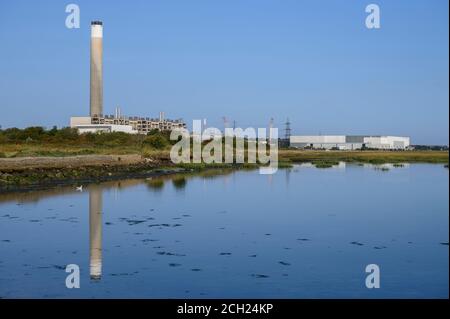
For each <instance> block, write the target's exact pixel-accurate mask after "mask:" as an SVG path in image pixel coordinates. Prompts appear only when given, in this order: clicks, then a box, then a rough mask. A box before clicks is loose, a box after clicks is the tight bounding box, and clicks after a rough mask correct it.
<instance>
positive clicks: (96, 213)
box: [89, 185, 103, 280]
mask: <svg viewBox="0 0 450 319" xmlns="http://www.w3.org/2000/svg"><path fill="white" fill-rule="evenodd" d="M102 207H103V193H102V189H101V187H100V186H98V185H95V186H91V187H90V188H89V256H90V257H89V259H90V262H89V264H90V268H89V273H90V276H91V279H92V280H100V279H101V277H102Z"/></svg>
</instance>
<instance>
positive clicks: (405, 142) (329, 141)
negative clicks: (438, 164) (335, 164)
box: [289, 135, 411, 150]
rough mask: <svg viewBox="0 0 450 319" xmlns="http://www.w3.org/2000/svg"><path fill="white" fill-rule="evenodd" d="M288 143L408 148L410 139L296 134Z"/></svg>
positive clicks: (315, 146) (320, 146) (316, 146)
mask: <svg viewBox="0 0 450 319" xmlns="http://www.w3.org/2000/svg"><path fill="white" fill-rule="evenodd" d="M289 145H290V146H291V147H296V148H309V149H336V150H359V149H384V150H405V149H409V148H410V147H411V146H410V139H409V137H404V136H381V135H365V136H364V135H297V136H290V139H289Z"/></svg>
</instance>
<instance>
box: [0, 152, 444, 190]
mask: <svg viewBox="0 0 450 319" xmlns="http://www.w3.org/2000/svg"><path fill="white" fill-rule="evenodd" d="M308 162H310V163H312V164H313V165H315V166H316V167H318V168H328V167H332V166H333V165H336V164H337V163H338V162H346V163H363V164H364V163H366V164H373V165H381V164H387V163H392V164H396V163H431V164H445V165H444V166H445V167H447V168H448V152H438V151H410V152H406V151H399V152H392V151H363V152H361V151H360V152H355V151H299V150H280V152H279V165H278V167H279V168H280V169H281V168H289V167H292V166H293V165H294V164H300V163H308ZM259 166H260V165H258V164H226V163H222V164H221V163H219V164H205V163H201V164H173V163H172V162H171V161H170V158H169V156H168V154H166V153H165V152H161V153H160V154H159V155H158V156H153V157H149V156H148V157H145V156H142V155H140V154H126V155H77V156H64V157H14V158H0V193H6V192H21V191H23V192H26V191H31V190H36V189H44V188H53V187H58V186H71V185H72V186H77V185H78V186H79V185H83V184H91V183H98V182H105V181H113V180H121V179H129V178H149V177H158V176H162V175H170V174H176V173H188V172H195V171H198V172H200V171H205V170H209V169H242V168H249V169H251V168H257V167H259Z"/></svg>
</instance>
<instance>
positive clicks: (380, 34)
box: [0, 0, 449, 146]
mask: <svg viewBox="0 0 450 319" xmlns="http://www.w3.org/2000/svg"><path fill="white" fill-rule="evenodd" d="M369 3H370V1H362V0H357V1H353V2H351V3H349V2H346V1H333V2H331V1H326V0H323V1H315V2H302V3H298V2H296V1H286V2H283V3H280V2H276V1H256V0H250V1H248V2H245V3H244V2H235V1H231V2H229V1H227V2H221V1H217V2H214V3H212V2H207V1H204V0H193V1H190V2H189V3H186V2H183V1H172V2H171V3H165V2H162V1H154V2H145V1H136V2H133V5H130V4H129V3H127V2H124V1H117V2H114V3H111V4H105V3H102V2H99V1H85V0H83V1H77V4H78V5H79V7H80V11H81V28H80V29H67V28H66V26H65V24H64V23H65V19H66V16H67V13H66V12H65V6H66V5H67V3H63V2H61V3H55V2H54V1H50V0H45V1H41V2H39V3H37V2H36V3H30V2H28V1H24V0H19V1H16V2H14V3H13V2H8V3H2V4H0V41H1V42H2V43H4V44H5V46H4V48H2V50H1V51H0V61H1V62H0V68H1V70H2V75H3V76H2V77H1V78H0V101H1V102H0V107H1V110H2V116H1V118H0V126H1V129H7V128H12V127H18V128H25V127H29V126H42V127H45V128H48V129H50V128H51V127H53V126H54V125H56V126H57V127H59V128H61V127H66V126H69V118H70V116H88V115H89V44H90V37H89V32H90V22H91V20H101V21H103V23H104V56H103V58H104V113H105V114H113V113H114V108H115V107H116V106H120V107H121V108H122V110H123V113H124V114H128V115H130V116H142V117H157V115H158V113H159V112H160V111H164V112H165V114H166V117H167V118H170V119H178V118H183V120H184V121H185V122H186V123H187V124H188V127H189V129H191V125H192V120H194V119H204V118H206V119H207V120H208V125H207V126H211V127H217V128H219V129H221V130H222V129H223V123H222V117H223V116H226V117H227V118H228V120H229V122H230V126H232V124H233V120H235V121H236V126H237V127H242V128H246V127H250V126H251V127H268V125H269V120H270V118H274V127H278V129H279V136H280V137H282V136H283V135H284V132H283V129H284V122H285V121H286V119H287V118H289V120H290V122H291V129H292V135H393V136H408V137H410V138H411V144H414V145H436V146H448V145H449V135H448V132H449V124H448V117H449V109H448V105H449V91H448V86H449V79H448V70H449V64H448V57H449V51H448V46H449V42H448V36H449V34H448V9H449V8H448V2H447V1H440V0H432V1H427V0H418V1H414V2H413V3H410V2H408V1H406V0H403V1H396V2H395V3H394V2H390V1H386V0H383V1H377V2H376V3H377V4H378V5H379V6H380V8H381V21H382V22H381V28H380V29H378V30H369V29H367V28H366V27H365V25H364V19H365V17H366V15H367V14H366V13H365V11H364V8H365V6H366V5H367V4H369ZM324 5H326V6H327V10H324V9H323V6H324ZM18 19H20V21H21V23H20V24H17V23H14V22H16V21H17V20H18Z"/></svg>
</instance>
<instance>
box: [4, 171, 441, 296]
mask: <svg viewBox="0 0 450 319" xmlns="http://www.w3.org/2000/svg"><path fill="white" fill-rule="evenodd" d="M448 183H449V176H448V169H445V168H443V166H442V165H425V164H417V165H410V166H406V167H403V168H393V167H391V169H390V170H389V171H381V170H379V169H378V170H377V169H374V168H373V167H367V166H366V167H362V166H357V165H347V166H345V165H340V166H339V167H334V168H331V169H317V168H314V167H309V166H308V165H302V166H298V167H295V168H294V169H289V170H280V171H278V173H276V174H275V175H273V176H267V175H265V176H264V175H259V174H258V171H238V172H222V173H221V174H218V175H217V176H213V174H211V173H208V174H203V176H186V177H182V176H175V177H171V178H168V177H166V178H164V179H153V180H126V181H121V182H111V183H105V184H101V185H92V186H88V187H85V188H84V191H83V192H77V191H75V189H73V188H62V189H59V190H53V191H42V192H32V193H26V194H0V297H2V298H17V297H43V298H58V297H64V298H71V297H99V298H100V297H106V298H108V297H114V298H117V297H125V298H127V297H133V298H185V297H187V298H190V297H192V298H194V297H197V298H215V297H262V298H264V297H267V298H269V297H275V298H333V297H334V298H336V297H337V298H349V297H357V298H359V297H361V298H374V297H387V298H431V297H438V298H448V296H449V293H448V286H449V277H448V274H449V264H448V263H449V259H448V258H449V254H448V252H449V251H448V237H449V228H448V225H449V197H448V191H449V189H448V188H449V186H448ZM372 263H375V264H377V265H379V267H380V269H381V288H380V289H370V290H369V289H367V288H366V286H365V278H366V275H367V274H366V273H365V267H366V265H368V264H372ZM67 264H77V265H79V267H80V269H81V288H80V289H67V288H66V286H65V278H66V276H67V275H68V274H67V273H66V272H65V266H66V265H67Z"/></svg>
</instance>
